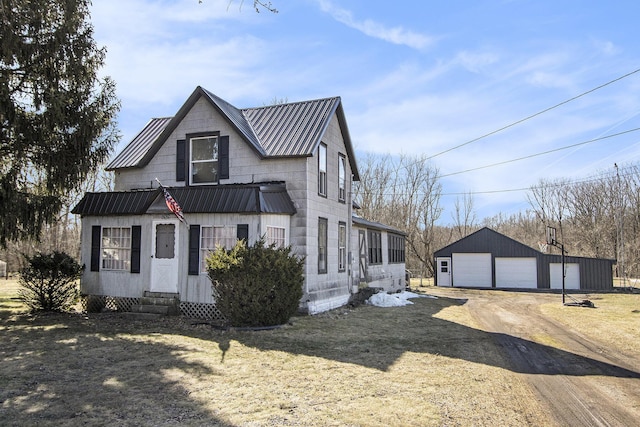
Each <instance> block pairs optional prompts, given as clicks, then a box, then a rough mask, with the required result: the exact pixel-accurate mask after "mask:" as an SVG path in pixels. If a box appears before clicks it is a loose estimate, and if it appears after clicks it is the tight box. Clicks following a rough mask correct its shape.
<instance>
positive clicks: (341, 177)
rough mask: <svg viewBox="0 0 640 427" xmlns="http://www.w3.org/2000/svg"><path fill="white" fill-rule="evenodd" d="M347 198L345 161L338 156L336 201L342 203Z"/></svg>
mask: <svg viewBox="0 0 640 427" xmlns="http://www.w3.org/2000/svg"><path fill="white" fill-rule="evenodd" d="M346 197H347V159H346V158H345V156H344V155H342V154H340V155H339V156H338V201H340V202H344V201H345V200H346Z"/></svg>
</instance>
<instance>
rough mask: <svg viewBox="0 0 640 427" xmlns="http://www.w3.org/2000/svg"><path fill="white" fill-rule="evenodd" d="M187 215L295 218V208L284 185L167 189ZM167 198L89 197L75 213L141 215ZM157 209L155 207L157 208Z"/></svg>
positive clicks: (148, 194)
mask: <svg viewBox="0 0 640 427" xmlns="http://www.w3.org/2000/svg"><path fill="white" fill-rule="evenodd" d="M167 190H168V191H169V193H170V194H171V196H173V198H174V199H175V200H176V201H177V202H178V204H179V205H180V207H181V208H182V211H183V212H184V213H279V214H289V215H292V214H294V213H295V212H296V210H295V206H294V205H293V202H292V200H291V198H290V197H289V194H288V193H287V190H286V187H285V186H284V184H281V183H269V184H246V185H243V184H238V185H236V184H232V185H216V186H202V187H172V188H167ZM163 197H164V196H163V195H162V192H161V191H160V190H159V189H153V190H140V191H121V192H105V193H87V194H85V196H84V197H83V198H82V200H81V201H80V203H78V205H77V206H76V207H74V208H73V211H72V213H74V214H80V215H87V216H97V215H141V214H144V213H146V212H147V210H148V208H149V207H150V206H151V205H152V203H153V202H154V201H155V200H157V199H159V198H160V200H161V198H163ZM154 206H155V205H154Z"/></svg>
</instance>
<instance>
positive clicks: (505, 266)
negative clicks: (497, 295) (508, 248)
mask: <svg viewBox="0 0 640 427" xmlns="http://www.w3.org/2000/svg"><path fill="white" fill-rule="evenodd" d="M496 287H497V288H522V289H536V288H537V287H538V269H537V264H536V259H535V258H496Z"/></svg>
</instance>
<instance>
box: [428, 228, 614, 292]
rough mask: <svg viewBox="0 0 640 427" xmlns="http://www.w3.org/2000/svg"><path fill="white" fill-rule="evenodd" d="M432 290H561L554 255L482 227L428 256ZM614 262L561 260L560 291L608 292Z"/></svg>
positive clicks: (570, 257)
mask: <svg viewBox="0 0 640 427" xmlns="http://www.w3.org/2000/svg"><path fill="white" fill-rule="evenodd" d="M434 256H435V260H436V277H435V284H436V285H437V286H455V287H462V288H500V289H561V288H562V276H563V271H562V263H561V261H562V260H561V258H562V257H561V256H560V255H551V254H545V253H542V252H540V251H537V250H536V249H533V248H531V247H529V246H527V245H524V244H522V243H520V242H518V241H516V240H514V239H511V238H510V237H507V236H505V235H503V234H500V233H498V232H496V231H494V230H491V229H490V228H487V227H485V228H482V229H480V230H478V231H476V232H475V233H473V234H470V235H469V236H467V237H465V238H463V239H460V240H458V241H457V242H454V243H452V244H450V245H448V246H445V247H444V248H442V249H440V250H438V251H436V252H435V254H434ZM614 264H615V260H611V259H599V258H582V257H573V256H565V270H564V277H565V289H582V290H609V289H612V288H613V265H614Z"/></svg>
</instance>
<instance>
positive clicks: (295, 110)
mask: <svg viewBox="0 0 640 427" xmlns="http://www.w3.org/2000/svg"><path fill="white" fill-rule="evenodd" d="M201 96H203V97H204V98H205V99H206V100H208V101H209V102H210V103H211V105H212V106H214V107H215V108H217V109H218V111H219V112H220V113H221V115H222V116H223V117H225V118H226V119H227V120H228V121H229V123H230V124H231V125H232V126H234V127H235V129H236V130H237V131H238V133H239V134H240V135H241V136H242V138H243V139H244V140H245V141H246V142H247V143H248V144H249V145H250V146H251V147H252V148H253V149H254V150H255V151H256V153H257V154H258V155H259V156H261V157H300V156H311V155H313V152H314V151H315V149H316V148H317V146H318V144H320V140H321V139H322V137H323V135H324V133H325V131H326V129H327V127H328V126H329V123H330V121H331V118H332V116H333V114H334V113H337V116H338V121H339V123H340V128H341V129H342V132H343V137H344V140H345V145H346V149H347V155H348V159H349V163H350V165H351V170H352V173H353V176H354V179H355V180H356V181H358V180H359V174H358V167H357V165H356V161H355V153H354V151H353V146H352V143H351V137H350V136H349V131H348V129H347V122H346V118H345V116H344V111H343V109H342V103H341V99H340V97H333V98H324V99H317V100H314V101H302V102H294V103H288V104H281V105H272V106H267V107H259V108H246V109H238V108H236V107H234V106H233V105H231V104H229V103H228V102H227V101H225V100H223V99H222V98H220V97H218V96H216V95H214V94H213V93H211V92H209V91H208V90H206V89H204V88H202V87H200V86H198V87H197V88H196V89H195V90H194V91H193V93H192V94H191V95H190V96H189V99H187V101H186V102H185V103H184V104H183V105H182V107H181V108H180V110H179V111H178V113H176V115H175V116H174V117H172V118H169V117H166V118H161V119H152V120H151V121H150V122H149V123H148V124H147V125H146V126H145V128H144V129H143V130H142V131H141V132H140V133H139V134H138V135H137V136H136V137H135V138H134V139H133V140H132V141H131V142H130V143H129V144H128V145H127V146H126V147H125V148H124V150H123V151H122V152H121V153H120V154H118V156H116V158H115V159H114V160H113V161H112V162H111V163H109V165H108V166H107V170H115V169H121V168H137V167H144V166H146V165H147V164H148V163H149V161H150V160H151V159H152V158H153V156H155V154H156V153H157V152H158V150H159V149H160V147H162V145H163V144H164V143H165V141H166V139H167V138H168V137H169V135H171V133H172V132H173V130H174V129H175V128H176V127H177V126H178V124H179V123H180V122H181V121H182V120H183V119H184V117H185V116H186V114H187V113H188V112H189V110H190V109H191V108H192V107H193V105H194V104H195V103H196V102H197V101H198V99H200V97H201Z"/></svg>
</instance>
